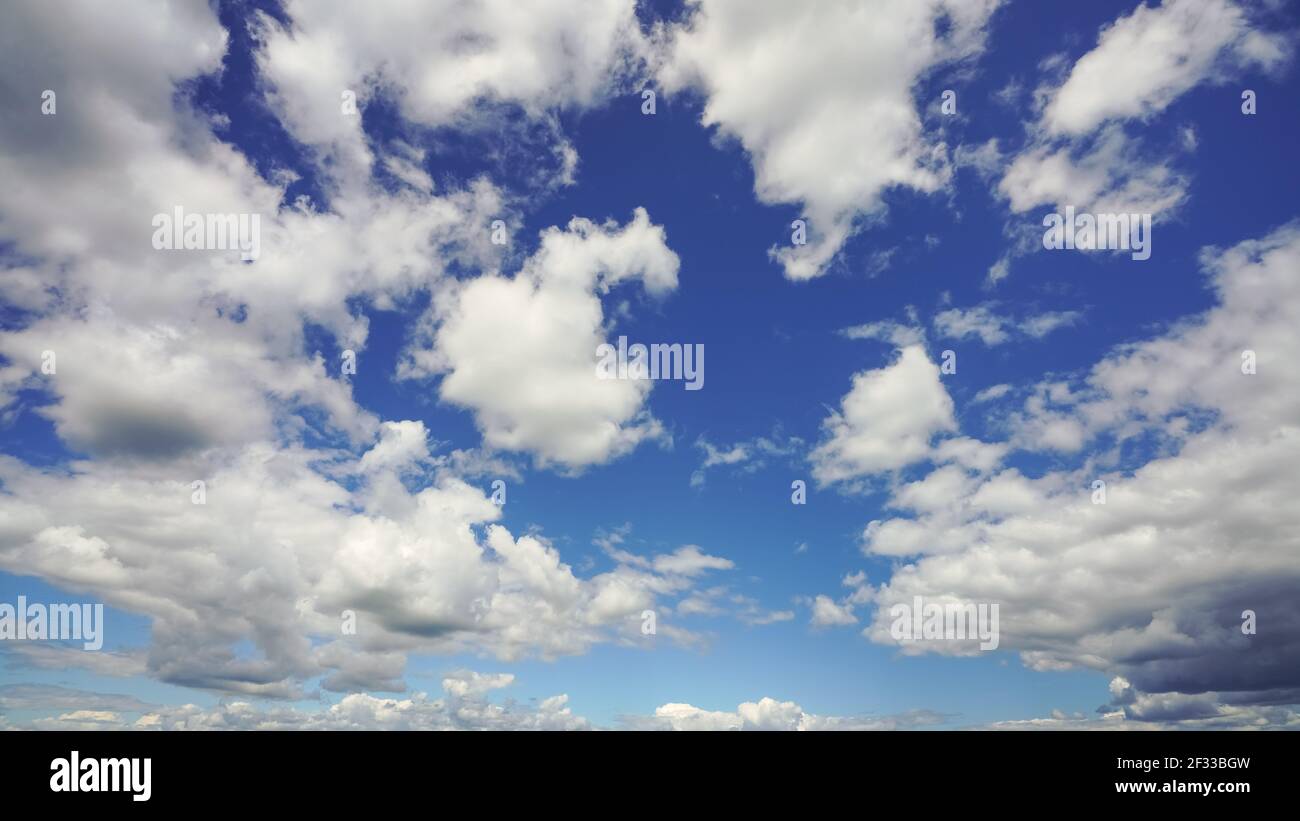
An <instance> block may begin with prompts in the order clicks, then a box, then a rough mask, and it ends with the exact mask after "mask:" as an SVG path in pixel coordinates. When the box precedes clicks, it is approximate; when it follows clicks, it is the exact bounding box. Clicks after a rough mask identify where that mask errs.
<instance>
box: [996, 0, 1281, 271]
mask: <svg viewBox="0 0 1300 821" xmlns="http://www.w3.org/2000/svg"><path fill="white" fill-rule="evenodd" d="M1261 14H1263V11H1262V10H1261V9H1252V10H1250V11H1247V10H1246V9H1244V8H1243V7H1242V6H1241V5H1239V4H1238V3H1235V2H1233V1H1232V0H1166V1H1165V2H1163V3H1161V4H1160V5H1158V6H1148V5H1146V4H1139V5H1138V7H1137V8H1136V9H1134V10H1133V11H1132V12H1131V13H1129V14H1126V15H1123V16H1121V17H1119V18H1118V19H1116V20H1115V21H1114V22H1113V23H1111V24H1109V25H1107V26H1105V27H1103V28H1102V30H1101V32H1100V33H1099V35H1098V38H1097V44H1096V45H1095V46H1094V47H1093V48H1092V49H1091V50H1090V51H1088V52H1087V53H1085V54H1083V55H1082V56H1081V57H1079V58H1078V59H1077V60H1076V61H1075V62H1074V63H1073V65H1072V66H1070V68H1069V70H1068V72H1066V73H1065V74H1064V76H1063V77H1062V78H1061V79H1060V80H1059V81H1057V82H1055V83H1051V82H1049V83H1045V84H1044V85H1043V86H1042V87H1040V88H1039V89H1038V90H1037V91H1036V93H1035V97H1036V99H1037V100H1038V103H1039V105H1040V106H1041V110H1040V111H1039V116H1038V119H1037V120H1036V121H1035V122H1033V123H1032V124H1031V125H1030V126H1029V133H1028V139H1027V141H1026V145H1025V146H1024V148H1023V149H1022V150H1021V151H1020V152H1019V153H1017V154H1014V155H1013V156H1012V158H1011V160H1010V162H1009V164H1008V165H1007V167H1006V169H1005V173H1003V175H1002V177H1001V179H1000V180H999V181H998V183H997V191H998V193H999V195H1001V196H1002V197H1003V198H1005V199H1006V200H1007V202H1008V205H1009V206H1010V208H1011V211H1012V212H1013V213H1015V214H1021V213H1024V212H1026V211H1029V210H1031V209H1033V208H1037V207H1040V206H1050V207H1053V208H1055V209H1056V210H1058V211H1059V210H1061V209H1063V208H1064V207H1066V206H1073V207H1075V208H1078V209H1082V210H1091V211H1094V212H1098V213H1138V214H1152V215H1153V216H1154V217H1155V218H1156V219H1160V218H1161V217H1165V218H1167V217H1169V216H1170V215H1172V214H1173V213H1174V212H1176V211H1177V209H1178V208H1179V207H1180V206H1181V205H1182V204H1183V203H1184V202H1185V201H1186V197H1187V191H1188V186H1189V180H1188V178H1187V175H1186V174H1184V173H1182V172H1181V171H1179V170H1178V169H1177V168H1176V167H1175V164H1174V158H1173V157H1160V156H1154V155H1153V154H1152V153H1151V152H1150V151H1149V150H1148V149H1147V148H1146V147H1145V145H1144V143H1143V141H1142V140H1140V139H1139V138H1137V137H1135V136H1134V135H1133V134H1132V133H1131V132H1130V131H1129V130H1128V129H1127V125H1128V124H1130V123H1134V122H1142V121H1149V120H1151V119H1153V118H1155V117H1157V116H1158V115H1159V114H1160V113H1162V112H1163V111H1164V110H1165V109H1166V108H1168V107H1169V105H1170V104H1171V103H1173V101H1174V100H1176V99H1177V98H1178V97H1180V96H1182V95H1183V94H1185V93H1187V92H1188V91H1190V90H1192V89H1193V88H1195V87H1197V86H1199V85H1202V84H1205V83H1222V82H1225V81H1227V80H1228V79H1229V78H1231V77H1233V76H1235V75H1237V74H1239V73H1241V72H1242V71H1243V70H1245V69H1247V68H1258V69H1262V70H1265V71H1268V70H1272V69H1275V68H1277V67H1278V66H1280V65H1281V64H1282V63H1283V62H1285V61H1286V60H1287V59H1288V58H1289V56H1290V52H1291V48H1290V44H1289V43H1288V41H1287V40H1286V38H1285V37H1284V36H1283V35H1280V34H1271V33H1268V32H1267V31H1265V26H1266V23H1264V21H1263V20H1261V19H1257V18H1260V16H1261ZM1064 64H1065V63H1064V55H1060V56H1058V58H1057V59H1054V60H1051V61H1048V63H1046V64H1045V68H1047V69H1048V70H1049V71H1054V70H1055V66H1057V65H1064ZM1116 78H1123V81H1122V88H1119V86H1117V85H1116V83H1117V79H1116ZM1034 225H1036V223H1035V224H1033V225H1021V224H1019V223H1014V224H1011V225H1009V226H1008V233H1009V235H1010V236H1012V237H1013V238H1014V239H1015V240H1016V248H1015V249H1013V251H1012V252H1010V253H1009V254H1008V255H1007V256H1004V257H1003V258H1002V259H1001V260H999V261H998V262H997V263H996V264H995V265H994V267H993V269H991V270H990V272H989V281H988V284H989V285H996V284H997V282H998V281H1000V280H1002V279H1005V278H1006V276H1007V274H1008V273H1009V264H1010V257H1011V256H1012V255H1017V254H1023V253H1026V252H1028V251H1031V250H1033V249H1035V248H1036V247H1037V237H1038V234H1037V229H1035V228H1034ZM1031 229H1032V230H1031Z"/></svg>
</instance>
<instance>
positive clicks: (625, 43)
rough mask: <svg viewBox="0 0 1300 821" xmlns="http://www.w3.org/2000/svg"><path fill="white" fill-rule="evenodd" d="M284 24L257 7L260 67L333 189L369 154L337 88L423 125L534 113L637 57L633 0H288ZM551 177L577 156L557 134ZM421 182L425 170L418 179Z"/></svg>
mask: <svg viewBox="0 0 1300 821" xmlns="http://www.w3.org/2000/svg"><path fill="white" fill-rule="evenodd" d="M285 11H286V12H287V14H288V16H289V17H290V18H291V19H292V23H291V25H290V26H289V27H287V28H285V27H282V26H280V25H279V24H278V23H275V22H273V21H271V20H270V18H268V17H263V18H262V26H261V33H260V36H261V38H262V40H263V41H264V47H263V49H262V50H261V51H260V52H259V68H260V69H261V72H262V75H263V76H264V77H265V78H266V80H267V82H268V84H269V95H268V96H269V99H270V102H271V104H272V106H273V108H274V110H275V111H276V113H277V114H278V115H279V116H280V119H281V120H282V121H283V122H284V123H285V124H286V126H287V127H288V128H289V129H290V130H291V131H292V132H293V134H294V136H296V137H297V138H298V139H299V140H301V141H303V142H304V143H307V144H308V145H312V146H315V147H317V148H318V150H320V151H321V152H322V153H323V156H324V157H325V158H328V159H329V160H331V161H332V163H331V164H332V165H333V166H334V169H335V172H334V173H335V174H336V175H337V182H338V183H339V184H340V185H341V186H342V187H343V188H350V187H356V186H359V185H361V184H362V183H364V181H365V179H366V178H367V176H368V174H369V171H370V167H371V165H372V163H373V157H372V155H371V151H370V148H369V147H368V146H367V143H366V139H365V136H364V135H363V133H362V131H361V118H360V117H359V116H355V115H354V116H350V117H349V116H344V115H343V113H342V111H341V95H342V92H343V91H344V90H350V91H352V92H354V93H355V95H356V99H357V103H358V106H364V105H365V103H366V102H368V101H369V100H370V99H372V98H373V97H374V96H376V95H378V94H381V93H382V94H385V95H388V96H389V97H390V98H391V99H392V100H393V101H394V102H395V103H396V104H397V106H398V108H399V110H400V113H401V115H402V116H403V117H405V118H407V119H409V120H412V121H414V122H417V123H421V124H424V125H429V126H440V125H452V124H454V125H457V126H459V127H462V128H465V129H473V128H475V127H477V126H479V125H480V124H483V123H486V124H491V123H493V122H496V118H494V117H493V116H492V115H491V112H490V111H489V110H486V109H490V107H491V106H494V105H502V104H503V105H510V106H517V107H518V108H519V109H522V110H523V111H524V112H526V113H527V114H528V116H529V117H530V118H532V119H534V120H548V119H549V118H550V117H552V116H553V113H554V112H555V111H556V110H557V109H563V108H566V107H588V106H592V105H594V104H596V103H598V102H601V101H603V100H604V98H605V97H606V96H607V95H608V94H610V93H611V92H613V91H614V90H615V89H616V88H617V87H618V86H619V85H620V83H621V82H622V81H623V80H624V78H626V77H628V76H630V72H632V70H633V69H634V67H635V65H636V64H637V63H638V62H639V61H640V60H641V59H643V57H644V52H645V48H646V46H645V43H644V40H643V38H642V35H641V33H640V30H639V27H638V23H637V19H636V14H635V4H634V3H633V2H632V0H614V2H603V1H602V0H579V2H571V0H541V2H536V3H530V4H529V5H528V6H527V7H520V6H519V5H518V4H517V3H512V2H509V0H485V2H479V3H473V4H466V3H461V2H457V0H435V2H429V3H421V4H419V5H418V6H415V7H412V6H410V5H409V4H404V3H400V2H388V1H387V0H385V2H379V3H371V4H369V5H367V6H366V7H365V8H361V7H358V6H353V5H349V4H326V5H322V4H319V3H312V2H304V1H303V0H294V2H289V3H287V4H286V9H285ZM555 162H556V165H557V167H556V169H555V174H556V175H557V176H558V178H559V180H558V181H559V182H564V179H565V178H566V177H571V176H572V172H573V166H574V164H575V163H576V155H574V154H573V152H572V147H571V146H568V145H567V143H564V142H561V143H560V144H559V146H558V149H557V152H556V159H555ZM421 182H423V179H422V178H421Z"/></svg>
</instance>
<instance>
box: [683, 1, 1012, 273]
mask: <svg viewBox="0 0 1300 821" xmlns="http://www.w3.org/2000/svg"><path fill="white" fill-rule="evenodd" d="M997 5H998V3H997V0H924V1H923V2H918V1H917V0H888V1H887V2H882V3H878V4H875V5H873V6H870V7H865V6H863V5H861V4H860V3H855V2H851V0H837V2H833V3H820V4H816V5H801V6H796V7H791V6H790V4H788V3H781V2H772V1H771V0H765V2H752V0H751V1H750V2H745V1H744V0H699V2H696V3H694V4H693V7H692V13H691V15H690V17H689V18H688V19H687V20H686V21H685V22H684V23H682V24H680V25H675V26H673V27H672V29H671V31H670V32H669V38H670V45H669V52H668V55H667V57H666V58H665V60H664V63H663V65H662V67H661V69H660V71H659V78H660V82H661V83H662V84H663V86H664V88H665V89H666V90H668V91H670V92H671V91H676V90H679V89H683V88H688V87H689V88H698V89H699V90H700V91H701V92H702V93H703V94H704V96H705V103H704V113H703V117H702V122H703V124H704V125H706V126H716V127H717V128H718V129H719V131H720V133H722V134H724V135H726V136H728V137H734V138H736V139H738V140H739V141H740V143H741V145H742V146H743V147H744V149H745V151H746V152H748V154H749V156H750V159H751V161H752V162H753V166H754V176H755V181H754V185H755V193H756V194H757V196H758V198H759V199H760V200H762V201H763V202H767V203H800V204H802V205H803V206H804V208H805V216H806V217H807V218H808V220H809V237H808V244H807V245H803V246H789V247H781V248H779V249H778V248H775V247H774V248H773V250H772V254H773V256H774V257H775V258H776V259H777V260H779V261H780V262H781V264H782V265H783V266H784V268H785V274H786V276H787V277H789V278H790V279H793V280H804V279H810V278H812V277H816V276H819V275H821V274H823V273H825V272H826V270H827V267H828V266H829V264H830V263H831V261H832V260H833V258H834V257H835V255H836V253H837V252H838V251H839V249H840V247H841V246H842V245H843V244H844V242H845V241H846V240H847V239H848V237H849V236H850V235H851V234H852V233H853V232H854V231H855V230H856V227H857V224H858V222H859V221H860V220H861V219H863V218H872V217H878V216H880V214H881V213H882V211H883V208H884V206H883V203H882V200H881V195H882V194H883V193H884V192H885V191H886V190H888V189H890V188H894V187H902V188H908V189H913V190H916V191H919V192H922V193H930V192H933V191H937V190H939V189H941V188H942V187H944V186H945V185H946V184H947V182H948V179H949V177H950V176H951V173H952V172H951V167H950V163H949V159H948V151H947V147H946V145H945V144H944V143H942V142H941V141H937V140H933V139H928V138H927V137H926V134H925V133H924V131H923V129H922V127H921V117H920V115H919V114H918V112H917V107H916V103H915V101H914V100H913V97H912V92H913V88H914V86H915V84H916V82H917V80H918V79H919V78H921V77H922V76H923V75H925V74H926V73H927V72H930V71H932V70H934V69H935V67H936V66H940V65H944V64H947V63H952V62H955V61H960V60H963V59H966V58H968V57H970V56H972V55H974V54H976V53H978V52H979V50H980V49H981V48H982V46H983V36H984V26H985V24H986V23H987V21H988V19H989V17H990V15H991V14H992V12H993V10H994V9H995V8H996V7H997ZM941 21H942V24H941Z"/></svg>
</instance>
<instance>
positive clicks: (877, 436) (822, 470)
mask: <svg viewBox="0 0 1300 821" xmlns="http://www.w3.org/2000/svg"><path fill="white" fill-rule="evenodd" d="M955 428H956V420H955V419H954V417H953V404H952V399H951V398H950V397H949V396H948V391H947V390H945V389H944V387H943V384H942V382H941V381H940V374H939V367H938V366H937V365H935V364H934V363H933V362H931V361H930V358H929V357H928V356H927V355H926V353H925V350H924V349H923V348H922V347H921V346H920V345H909V346H908V347H906V348H903V349H902V351H901V352H900V353H899V356H898V358H897V360H896V361H895V362H894V363H893V364H891V365H887V366H886V367H883V368H879V369H876V370H867V371H862V372H861V373H857V374H855V375H854V376H853V386H852V388H851V389H850V390H849V392H848V393H847V394H845V396H844V398H843V399H841V400H840V408H839V410H837V411H833V412H832V413H831V415H830V416H829V417H828V418H827V419H826V421H825V422H823V424H822V429H823V433H824V437H823V440H822V442H821V443H820V444H819V445H818V446H817V447H816V448H815V449H814V450H813V452H812V454H811V457H810V459H811V461H812V465H813V477H814V478H815V479H816V480H817V481H818V482H820V483H822V484H831V483H834V482H842V481H847V480H851V479H854V478H857V477H860V476H865V475H868V474H872V473H880V472H883V471H889V470H897V469H898V468H902V467H904V466H906V465H909V464H912V463H914V462H917V461H920V460H921V459H924V458H926V456H927V454H929V452H930V441H931V439H932V437H934V436H935V434H938V433H941V432H946V431H951V430H954V429H955Z"/></svg>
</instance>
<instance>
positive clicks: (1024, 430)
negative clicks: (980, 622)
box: [864, 225, 1300, 720]
mask: <svg viewBox="0 0 1300 821" xmlns="http://www.w3.org/2000/svg"><path fill="white" fill-rule="evenodd" d="M1202 260H1203V265H1204V268H1205V271H1206V274H1207V277H1208V282H1209V285H1210V287H1211V288H1212V290H1213V292H1214V294H1215V295H1216V297H1217V304H1216V305H1215V307H1213V308H1212V309H1210V310H1208V311H1206V312H1205V313H1203V314H1201V315H1198V316H1194V317H1190V318H1188V319H1186V320H1183V321H1181V322H1178V323H1176V324H1174V325H1173V326H1171V327H1170V328H1169V329H1168V330H1166V331H1165V332H1164V333H1162V334H1160V335H1157V336H1155V337H1153V338H1151V339H1147V340H1144V341H1139V342H1134V343H1131V344H1129V345H1124V346H1120V347H1118V348H1115V349H1113V350H1112V351H1110V352H1109V353H1108V354H1107V355H1106V356H1105V357H1104V358H1102V359H1101V360H1100V361H1099V362H1098V363H1097V364H1096V365H1094V366H1093V367H1092V368H1091V369H1090V370H1089V371H1087V372H1086V373H1085V374H1083V375H1082V376H1080V377H1078V378H1076V379H1071V380H1068V381H1067V382H1065V383H1062V382H1049V383H1044V384H1043V385H1041V386H1039V388H1038V389H1037V390H1036V391H1034V392H1032V395H1031V396H1030V397H1029V398H1028V399H1027V400H1026V405H1025V409H1024V410H1023V411H1022V412H1021V413H1020V414H1018V415H1016V416H1015V417H1014V419H1013V421H1012V423H1011V432H1012V442H1011V443H1010V446H1011V447H1013V448H1016V449H1026V450H1031V451H1032V450H1044V449H1048V450H1050V449H1059V447H1060V446H1062V445H1070V446H1073V448H1074V449H1077V448H1079V447H1082V445H1083V444H1084V443H1089V442H1093V441H1096V440H1102V441H1110V442H1113V443H1117V444H1120V443H1125V442H1128V443H1132V444H1134V445H1139V444H1140V443H1144V442H1145V443H1151V444H1155V445H1156V447H1153V448H1144V447H1138V448H1135V449H1130V450H1127V451H1124V452H1123V453H1121V451H1120V450H1119V449H1118V448H1116V450H1115V451H1114V455H1113V456H1112V458H1111V459H1110V461H1109V462H1108V461H1107V459H1106V456H1105V453H1106V452H1105V451H1102V452H1101V453H1100V455H1094V456H1090V457H1088V458H1085V459H1082V460H1081V461H1078V462H1077V463H1076V464H1074V465H1073V466H1072V467H1066V468H1063V469H1048V470H1046V471H1044V472H1041V473H1034V474H1030V473H1022V472H1021V471H1018V470H1016V469H1014V468H1008V469H1003V470H994V471H990V472H989V473H987V474H984V475H979V474H974V473H970V472H967V471H964V470H958V469H956V468H955V467H954V466H952V465H948V466H943V467H939V468H936V469H934V470H932V471H931V472H929V473H928V474H927V475H925V476H924V477H923V478H922V479H919V480H917V481H916V482H912V483H908V484H904V485H901V486H899V487H897V488H896V489H895V490H894V492H893V493H892V495H891V499H890V505H891V506H892V507H894V508H896V509H898V510H899V511H906V512H907V513H909V514H910V515H908V516H895V517H891V518H889V519H887V520H884V521H881V522H875V523H873V524H872V525H871V526H869V527H868V528H867V530H866V533H865V534H864V549H865V550H866V551H868V552H870V553H876V554H884V555H893V556H900V557H909V559H908V563H907V564H904V565H902V566H901V567H900V568H899V569H898V570H897V571H896V572H895V573H894V575H893V577H892V578H891V579H890V580H889V581H888V582H887V583H886V584H884V585H882V586H881V587H880V589H879V591H878V596H877V600H878V602H879V605H880V607H879V609H878V610H877V612H876V617H875V620H874V622H873V623H872V624H871V625H870V626H869V627H868V628H867V629H866V631H865V632H866V634H867V635H868V636H870V637H871V638H872V639H873V640H875V641H880V642H885V643H893V639H892V638H891V637H890V635H889V629H888V628H889V619H888V617H887V615H886V614H887V613H888V608H889V606H890V605H892V604H893V603H896V602H909V601H911V599H912V597H913V596H918V595H919V596H927V597H945V596H948V597H954V598H955V599H957V600H961V601H965V602H990V603H999V604H1000V606H1001V624H1000V630H1001V646H1002V647H1004V648H1011V649H1014V650H1017V651H1019V652H1020V653H1021V656H1022V658H1023V660H1024V662H1025V663H1026V664H1027V665H1029V666H1030V667H1033V668H1035V669H1038V670H1043V671H1050V670H1059V669H1067V668H1072V667H1082V668H1088V669H1095V670H1101V671H1105V672H1107V673H1109V674H1112V675H1116V676H1121V677H1122V678H1123V679H1124V680H1126V681H1127V682H1131V686H1132V687H1133V688H1135V689H1136V691H1140V692H1142V693H1145V694H1147V695H1146V696H1145V697H1144V698H1143V699H1142V700H1140V701H1138V700H1133V701H1132V702H1131V703H1130V704H1128V705H1127V707H1126V709H1127V711H1128V713H1129V714H1130V716H1131V717H1132V718H1136V719H1152V720H1155V719H1159V720H1166V719H1173V718H1182V717H1191V716H1192V715H1193V714H1195V715H1197V716H1200V717H1201V718H1209V717H1213V716H1215V715H1220V714H1222V713H1223V711H1222V710H1221V709H1220V707H1216V706H1215V705H1223V704H1228V705H1236V706H1247V705H1257V706H1258V705H1266V704H1287V703H1294V702H1295V700H1296V688H1297V684H1300V680H1297V678H1296V676H1295V675H1294V672H1293V671H1294V670H1295V669H1296V665H1295V663H1294V660H1295V659H1296V657H1297V653H1298V652H1300V621H1298V620H1297V617H1296V611H1295V608H1294V606H1293V605H1294V602H1293V601H1292V598H1293V597H1291V596H1290V594H1289V592H1287V591H1289V590H1291V589H1294V587H1295V586H1296V584H1297V583H1298V582H1300V579H1297V576H1296V563H1295V560H1294V549H1293V539H1292V536H1291V534H1294V533H1295V532H1297V528H1300V523H1298V522H1297V521H1296V516H1295V510H1296V508H1295V505H1293V504H1290V503H1289V501H1288V500H1289V499H1290V498H1291V497H1292V496H1294V495H1295V494H1296V493H1297V492H1300V488H1297V487H1294V483H1293V482H1292V481H1291V479H1292V478H1293V477H1294V471H1291V470H1288V469H1287V468H1286V465H1288V464H1290V463H1291V462H1293V461H1294V460H1295V459H1296V458H1297V455H1298V451H1297V448H1300V431H1297V429H1296V427H1295V420H1296V419H1297V418H1300V392H1298V391H1297V390H1296V383H1295V380H1292V379H1289V378H1288V377H1287V375H1286V374H1285V372H1281V371H1279V370H1277V369H1275V368H1272V367H1270V368H1260V369H1259V371H1258V372H1257V373H1255V374H1247V373H1245V372H1243V368H1242V361H1243V360H1242V352H1243V350H1246V349H1250V350H1252V351H1256V352H1258V353H1259V355H1260V356H1261V357H1264V356H1266V357H1267V358H1268V360H1270V361H1273V362H1286V361H1291V360H1292V359H1293V358H1295V357H1297V356H1300V336H1298V335H1297V331H1296V328H1297V322H1296V318H1297V317H1298V316H1300V290H1297V288H1296V284H1295V281H1294V277H1292V276H1291V275H1290V272H1291V271H1293V270H1295V267H1296V266H1297V265H1298V264H1300V228H1297V227H1296V226H1295V225H1288V226H1284V227H1283V228H1281V229H1278V230H1277V231H1275V232H1274V233H1272V234H1270V235H1268V236H1267V237H1264V238H1262V239H1259V240H1251V241H1247V242H1243V243H1240V244H1238V245H1237V246H1234V247H1232V248H1229V249H1226V250H1225V249H1209V250H1207V252H1206V253H1205V254H1204V255H1203V258H1202ZM1062 425H1068V426H1069V429H1070V430H1071V435H1070V436H1069V437H1068V438H1067V439H1066V440H1064V441H1061V440H1059V439H1057V438H1056V437H1054V436H1052V435H1050V433H1049V432H1050V431H1052V430H1054V429H1059V428H1060V426H1062ZM1097 479H1101V480H1103V481H1105V482H1106V484H1107V495H1106V499H1105V503H1104V504H1097V503H1095V502H1094V498H1093V491H1092V487H1093V486H1092V483H1093V482H1094V481H1095V480H1097ZM1246 610H1251V611H1254V612H1255V613H1256V614H1257V617H1258V620H1259V623H1260V624H1264V623H1267V624H1268V625H1269V626H1268V629H1267V630H1264V629H1260V630H1258V632H1257V633H1251V632H1249V631H1246V630H1243V620H1244V616H1243V613H1244V611H1246ZM969 649H970V648H969V647H967V646H965V645H963V644H962V643H960V642H933V643H927V642H918V643H913V644H910V645H908V646H907V647H905V648H904V650H905V652H927V651H934V652H954V653H956V652H967V651H968V650H969ZM1206 693H1213V694H1214V695H1213V696H1212V697H1211V696H1205V695H1204V694H1206ZM1193 697H1194V698H1193ZM1139 704H1141V705H1142V706H1140V707H1139V706H1137V705H1139Z"/></svg>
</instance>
